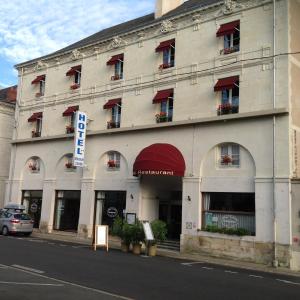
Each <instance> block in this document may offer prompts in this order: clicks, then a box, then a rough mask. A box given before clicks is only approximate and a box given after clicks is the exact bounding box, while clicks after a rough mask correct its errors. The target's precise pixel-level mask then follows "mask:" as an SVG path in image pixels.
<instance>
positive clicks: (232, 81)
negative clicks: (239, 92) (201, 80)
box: [214, 76, 239, 92]
mask: <svg viewBox="0 0 300 300" xmlns="http://www.w3.org/2000/svg"><path fill="white" fill-rule="evenodd" d="M238 81H239V76H232V77H227V78H222V79H219V80H218V82H217V83H216V85H215V87H214V90H215V92H218V91H223V90H226V89H232V88H234V87H235V85H236V84H237V83H238Z"/></svg>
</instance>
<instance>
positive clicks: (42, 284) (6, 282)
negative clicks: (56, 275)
mask: <svg viewBox="0 0 300 300" xmlns="http://www.w3.org/2000/svg"><path fill="white" fill-rule="evenodd" d="M0 284H14V285H37V286H64V285H63V284H61V283H34V282H14V281H0Z"/></svg>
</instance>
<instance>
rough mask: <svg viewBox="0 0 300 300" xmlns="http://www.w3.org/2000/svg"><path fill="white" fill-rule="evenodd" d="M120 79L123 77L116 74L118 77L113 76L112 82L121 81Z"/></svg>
mask: <svg viewBox="0 0 300 300" xmlns="http://www.w3.org/2000/svg"><path fill="white" fill-rule="evenodd" d="M120 79H122V76H121V75H118V74H116V75H113V76H111V80H120Z"/></svg>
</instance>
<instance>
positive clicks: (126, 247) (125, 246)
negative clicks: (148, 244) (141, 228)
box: [121, 242, 129, 252]
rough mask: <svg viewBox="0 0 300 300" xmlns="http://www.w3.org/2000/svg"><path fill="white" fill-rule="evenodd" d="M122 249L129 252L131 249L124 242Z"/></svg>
mask: <svg viewBox="0 0 300 300" xmlns="http://www.w3.org/2000/svg"><path fill="white" fill-rule="evenodd" d="M121 251H122V252H128V251H129V245H128V244H126V243H124V242H121Z"/></svg>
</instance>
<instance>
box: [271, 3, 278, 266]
mask: <svg viewBox="0 0 300 300" xmlns="http://www.w3.org/2000/svg"><path fill="white" fill-rule="evenodd" d="M275 55H276V0H273V109H275V108H276V57H275ZM272 175H273V176H272V177H273V178H272V179H273V231H274V232H273V234H274V236H273V239H274V253H273V266H274V267H278V260H277V246H276V243H277V222H276V117H275V115H274V116H273V174H272Z"/></svg>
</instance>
